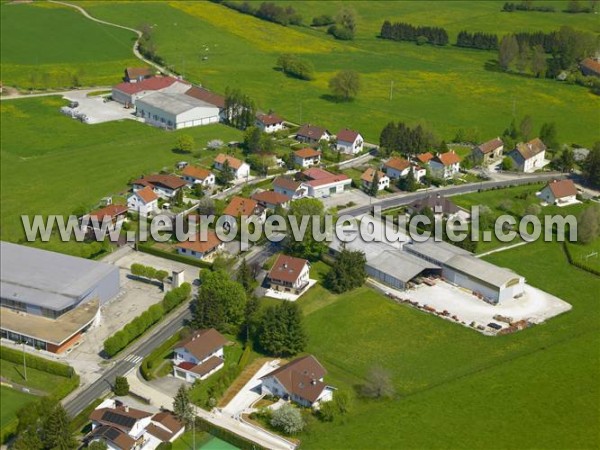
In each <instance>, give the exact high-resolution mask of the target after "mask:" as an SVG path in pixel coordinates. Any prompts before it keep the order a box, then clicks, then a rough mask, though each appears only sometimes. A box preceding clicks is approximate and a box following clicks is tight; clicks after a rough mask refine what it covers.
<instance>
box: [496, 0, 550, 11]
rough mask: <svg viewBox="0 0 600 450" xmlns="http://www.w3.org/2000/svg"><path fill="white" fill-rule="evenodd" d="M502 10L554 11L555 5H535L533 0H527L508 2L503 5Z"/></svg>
mask: <svg viewBox="0 0 600 450" xmlns="http://www.w3.org/2000/svg"><path fill="white" fill-rule="evenodd" d="M502 11H505V12H514V11H537V12H554V11H555V9H554V6H546V5H539V6H538V5H534V4H533V1H532V0H527V1H524V2H521V3H512V2H506V3H505V4H504V6H502Z"/></svg>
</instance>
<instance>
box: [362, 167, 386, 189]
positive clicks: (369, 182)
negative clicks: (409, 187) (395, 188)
mask: <svg viewBox="0 0 600 450" xmlns="http://www.w3.org/2000/svg"><path fill="white" fill-rule="evenodd" d="M375 175H377V176H375ZM375 178H377V180H376V179H375ZM360 181H361V182H362V187H363V189H365V190H366V191H367V192H368V191H370V190H371V188H372V186H373V184H374V183H375V181H377V191H382V190H384V189H385V188H388V187H390V178H389V177H388V176H387V175H386V174H385V173H384V172H382V171H380V170H377V169H375V168H373V167H369V168H367V170H365V171H364V172H363V174H362V175H361V177H360Z"/></svg>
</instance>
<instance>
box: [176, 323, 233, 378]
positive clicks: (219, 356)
mask: <svg viewBox="0 0 600 450" xmlns="http://www.w3.org/2000/svg"><path fill="white" fill-rule="evenodd" d="M227 343H228V341H227V339H225V337H224V336H223V335H222V334H221V333H219V332H218V331H217V330H215V329H214V328H209V329H206V330H195V331H193V332H192V333H191V334H190V336H188V337H187V338H185V339H184V340H182V341H181V342H179V343H178V344H177V345H176V347H175V350H174V353H173V376H174V377H175V378H179V379H182V380H185V381H187V382H189V383H193V382H194V381H196V380H205V379H206V378H208V377H209V376H211V375H212V374H213V373H215V372H217V371H218V370H220V369H222V368H223V366H224V365H225V359H224V357H225V356H224V352H223V347H224V346H225V345H227Z"/></svg>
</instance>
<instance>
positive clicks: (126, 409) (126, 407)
mask: <svg viewBox="0 0 600 450" xmlns="http://www.w3.org/2000/svg"><path fill="white" fill-rule="evenodd" d="M123 411H125V412H126V413H128V412H129V405H124V406H123Z"/></svg>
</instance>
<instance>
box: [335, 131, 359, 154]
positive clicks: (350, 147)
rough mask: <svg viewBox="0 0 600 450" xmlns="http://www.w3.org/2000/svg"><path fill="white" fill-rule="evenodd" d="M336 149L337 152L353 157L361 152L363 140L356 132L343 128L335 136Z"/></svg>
mask: <svg viewBox="0 0 600 450" xmlns="http://www.w3.org/2000/svg"><path fill="white" fill-rule="evenodd" d="M336 140H337V142H336V149H337V151H338V152H342V153H349V154H351V155H355V154H357V153H360V152H362V150H363V144H364V139H363V137H362V136H361V134H360V133H359V132H358V131H354V130H349V129H348V128H344V129H343V130H340V131H338V134H337V135H336Z"/></svg>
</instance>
